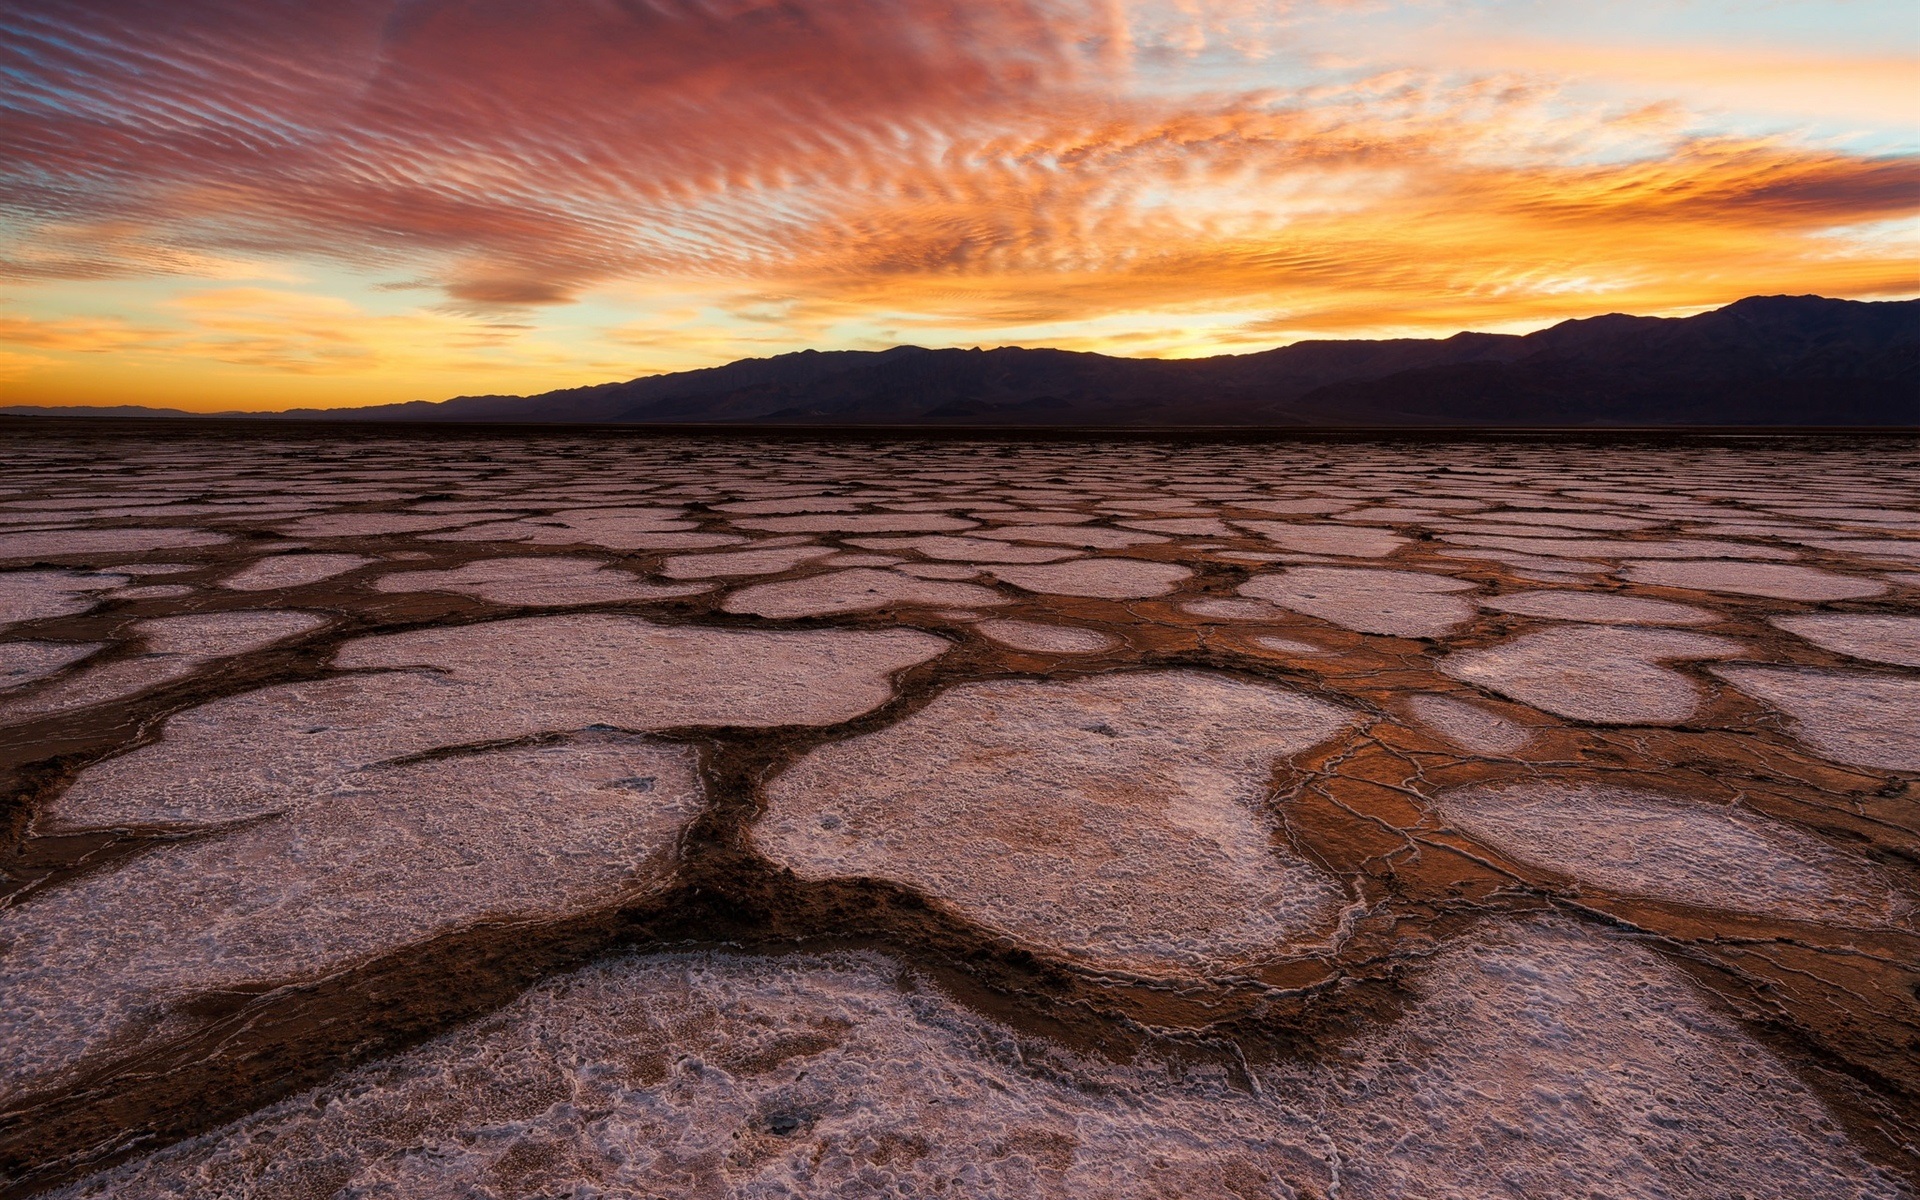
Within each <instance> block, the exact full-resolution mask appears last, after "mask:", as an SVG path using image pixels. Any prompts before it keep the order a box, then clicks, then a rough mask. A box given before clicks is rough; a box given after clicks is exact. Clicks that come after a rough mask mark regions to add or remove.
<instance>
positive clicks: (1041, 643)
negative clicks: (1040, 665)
mask: <svg viewBox="0 0 1920 1200" xmlns="http://www.w3.org/2000/svg"><path fill="white" fill-rule="evenodd" d="M975 628H976V629H978V630H979V631H980V632H981V633H984V634H986V635H987V636H988V637H990V638H992V639H993V640H994V641H996V642H999V643H1000V644H1001V645H1003V646H1012V647H1013V648H1014V649H1016V650H1032V651H1035V652H1037V653H1040V654H1099V653H1101V652H1102V651H1105V650H1111V649H1113V648H1114V647H1115V646H1118V645H1119V644H1120V642H1119V639H1117V638H1114V637H1110V636H1108V635H1107V634H1104V633H1101V632H1100V631H1098V630H1096V629H1076V628H1074V627H1072V626H1070V625H1046V624H1042V623H1041V622H1038V621H982V622H980V623H979V624H978V625H977V626H975Z"/></svg>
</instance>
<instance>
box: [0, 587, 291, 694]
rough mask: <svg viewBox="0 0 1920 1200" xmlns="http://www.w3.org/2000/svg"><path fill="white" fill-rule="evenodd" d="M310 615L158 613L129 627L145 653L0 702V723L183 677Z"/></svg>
mask: <svg viewBox="0 0 1920 1200" xmlns="http://www.w3.org/2000/svg"><path fill="white" fill-rule="evenodd" d="M326 623H327V622H326V618H325V617H321V616H318V615H316V614H314V613H305V612H294V611H289V610H285V609H276V610H256V611H247V612H223V613H194V614H191V615H188V616H182V617H158V618H155V619H154V620H151V621H141V622H139V623H138V624H136V625H134V626H133V629H132V632H133V635H134V637H136V638H138V639H139V640H141V641H142V642H144V643H145V648H146V652H145V653H143V654H140V655H137V656H135V657H133V658H123V659H119V660H117V661H115V662H107V663H101V664H100V665H99V666H96V667H92V668H90V669H88V670H85V671H82V672H80V673H79V674H77V675H72V676H69V677H67V678H66V679H63V680H61V681H60V682H58V683H56V684H54V685H53V686H51V687H47V688H43V689H41V690H40V691H38V692H35V693H34V694H32V695H30V696H23V697H19V698H17V699H14V700H11V701H8V702H7V703H5V704H3V705H0V721H3V722H17V721H22V720H25V719H27V718H29V717H35V716H41V715H44V714H46V713H52V712H63V711H65V710H67V709H71V708H85V707H88V706H90V705H94V704H104V703H106V702H107V701H109V700H118V699H121V698H123V697H126V696H132V695H135V694H137V693H139V692H144V691H146V690H147V689H148V688H153V687H158V686H160V685H161V684H163V683H169V682H171V681H173V680H175V679H184V678H185V677H187V676H188V675H191V674H193V673H194V672H195V671H197V670H198V669H200V667H202V666H203V665H205V664H206V663H209V662H213V661H214V660H216V659H221V658H227V657H230V656H232V655H236V654H246V653H249V652H251V651H254V650H259V649H263V648H265V647H267V646H271V645H273V644H274V643H275V642H281V641H286V640H287V639H289V638H295V637H299V636H300V635H302V634H305V633H311V632H313V631H314V630H316V629H318V628H320V627H321V626H323V625H325V624H326Z"/></svg>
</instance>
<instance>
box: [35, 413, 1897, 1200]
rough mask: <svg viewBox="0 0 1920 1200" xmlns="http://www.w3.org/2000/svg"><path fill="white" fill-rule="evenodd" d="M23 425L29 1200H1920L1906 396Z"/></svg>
mask: <svg viewBox="0 0 1920 1200" xmlns="http://www.w3.org/2000/svg"><path fill="white" fill-rule="evenodd" d="M4 436H5V441H4V443H0V770H4V772H5V784H6V791H5V796H6V799H5V805H6V806H5V808H4V810H3V811H4V813H5V816H6V838H7V843H6V846H5V847H4V857H0V868H3V870H4V875H0V889H3V894H4V899H0V1196H7V1197H12V1196H26V1195H47V1196H60V1197H75V1198H78V1197H115V1198H144V1197H182V1198H184V1197H196V1198H198V1197H235V1198H237V1197H248V1198H256V1197H258V1198H266V1197H275V1198H278V1197H284V1198H287V1200H293V1198H296V1197H297V1198H303V1200H305V1198H316V1197H330V1196H342V1197H369V1198H371V1197H396V1198H399V1197H408V1198H411V1197H434V1198H437V1197H446V1198H449V1200H451V1198H453V1197H473V1198H501V1200H504V1198H506V1197H568V1198H573V1200H587V1198H605V1200H616V1198H629V1197H631V1198H650V1197H669V1198H678V1197H715V1198H719V1197H728V1198H731V1197H741V1198H746V1197H775V1196H796V1195H797V1196H821V1197H908V1196H911V1197H1030V1196H1046V1197H1113V1198H1121V1197H1126V1198H1133V1197H1141V1198H1145V1197H1207V1198H1212V1197H1218V1198H1221V1200H1226V1198H1229V1197H1235V1198H1240V1200H1252V1198H1254V1197H1317V1198H1320V1200H1334V1198H1336V1197H1337V1198H1340V1200H1362V1198H1376V1197H1377V1198H1383V1200H1384V1198H1389V1197H1420V1198H1425V1197H1462V1198H1479V1197H1503V1198H1505V1197H1512V1198H1516V1200H1517V1198H1522V1197H1525V1198H1559V1197H1583V1198H1584V1197H1608V1198H1611V1197H1620V1198H1625V1197H1677V1198H1692V1197H1725V1198H1728V1200H1732V1198H1735V1197H1740V1198H1743V1200H1761V1198H1771V1197H1779V1198H1781V1200H1815V1198H1825V1197H1848V1198H1856V1197H1902V1196H1912V1195H1914V1193H1915V1187H1916V1184H1915V1180H1916V1176H1917V1175H1920V993H1917V992H1916V988H1920V936H1917V930H1916V902H1920V485H1917V484H1916V480H1920V446H1917V445H1916V444H1915V443H1914V442H1913V441H1911V440H1905V439H1890V438H1882V439H1877V440H1874V439H1803V440H1793V439H1776V438H1722V439H1715V438H1696V439H1684V440H1682V439H1675V440H1667V441H1651V440H1634V439H1630V438H1614V439H1587V440H1579V439H1572V440H1570V439H1566V438H1557V439H1533V440H1529V439H1524V438H1513V439H1505V440H1500V439H1478V440H1459V441H1444V440H1385V441H1361V440H1323V441H1315V440H1292V441H1268V442H1257V441H1240V442H1201V441H1154V440H1148V439H1116V440H1106V441H1093V440H1077V441H1076V440H1066V439H1063V440H1050V441H1049V440H1029V441H1024V442H1008V441H994V440H978V441H968V440H954V439H929V440H911V439H896V440H872V441H862V440H859V439H858V438H850V437H839V438H833V439H809V438H806V437H801V436H793V437H782V438H771V437H769V438H760V437H745V436H729V437H700V436H684V437H683V436H658V435H633V434H622V433H604V432H579V431H571V432H561V433H541V432H494V433H486V432H474V431H468V432H462V431H457V430H454V431H446V430H442V431H430V432H426V433H417V432H415V433H409V432H407V431H404V430H385V431H354V430H351V429H337V428H336V429H306V428H300V427H274V426H266V425H253V426H245V427H238V428H235V427H216V426H204V427H203V426H167V427H160V428H133V427H114V426H98V427H92V426H88V427H82V426H76V425H73V424H60V425H54V424H48V425H44V426H41V425H34V424H31V423H21V424H17V425H10V426H8V427H7V429H6V430H5V434H4Z"/></svg>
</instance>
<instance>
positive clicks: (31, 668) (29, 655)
mask: <svg viewBox="0 0 1920 1200" xmlns="http://www.w3.org/2000/svg"><path fill="white" fill-rule="evenodd" d="M105 645H106V643H105V642H0V691H6V690H9V689H12V688H17V687H24V686H26V685H27V684H29V683H34V682H36V681H38V680H41V679H45V678H46V677H47V676H49V675H53V674H57V673H58V672H60V671H61V670H64V669H65V668H67V667H69V666H72V665H73V664H74V663H77V662H79V661H80V660H81V659H83V658H85V657H86V656H87V655H89V654H92V653H93V652H94V651H96V650H98V649H100V648H102V647H103V646H105Z"/></svg>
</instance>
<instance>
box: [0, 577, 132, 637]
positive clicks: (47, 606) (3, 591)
mask: <svg viewBox="0 0 1920 1200" xmlns="http://www.w3.org/2000/svg"><path fill="white" fill-rule="evenodd" d="M129 582H131V580H129V579H128V577H127V576H125V575H97V574H92V573H88V572H81V571H0V629H5V628H6V627H7V626H9V625H17V624H20V623H21V622H23V621H43V620H46V619H47V618H49V617H69V616H73V615H75V614H77V613H83V612H86V611H87V610H88V609H90V608H92V607H93V606H94V605H96V604H98V603H99V601H100V597H99V596H98V595H97V594H96V593H99V592H105V591H108V590H110V589H112V588H116V587H121V586H123V585H125V584H127V583H129Z"/></svg>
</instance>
